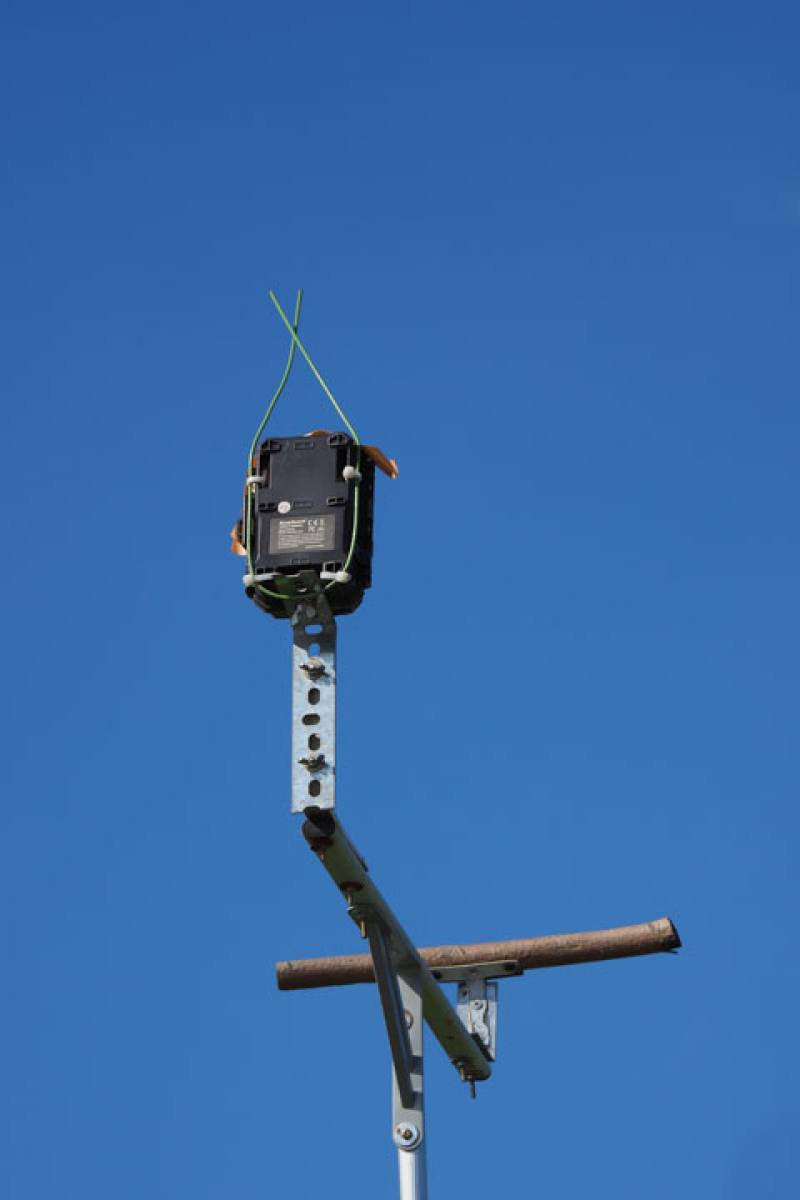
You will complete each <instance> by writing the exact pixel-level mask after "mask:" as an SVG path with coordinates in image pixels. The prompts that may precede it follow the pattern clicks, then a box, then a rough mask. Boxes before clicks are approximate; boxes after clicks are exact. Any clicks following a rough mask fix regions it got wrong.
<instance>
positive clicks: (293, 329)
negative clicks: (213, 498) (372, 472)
mask: <svg viewBox="0 0 800 1200" xmlns="http://www.w3.org/2000/svg"><path fill="white" fill-rule="evenodd" d="M269 297H270V300H271V301H272V303H273V304H274V305H275V308H276V309H277V311H278V314H279V316H280V318H281V320H282V321H283V323H284V325H285V326H286V328H287V329H288V331H289V334H290V336H291V339H292V341H291V344H290V347H289V357H288V359H287V360H286V368H285V370H284V372H283V376H282V378H281V381H280V383H279V384H278V387H277V390H276V392H275V395H274V396H273V397H272V400H271V401H270V403H269V406H268V408H267V411H266V412H265V414H264V418H263V420H262V421H261V424H260V425H259V427H258V429H257V430H256V432H255V436H254V437H253V441H252V442H251V444H250V453H249V455H248V460H247V474H248V475H250V473H251V471H252V467H253V458H254V455H255V452H256V447H257V446H258V440H259V438H260V437H261V435H262V433H263V432H264V429H265V428H266V425H267V422H268V421H269V419H270V417H271V416H272V412H273V409H274V408H275V405H276V404H277V403H278V400H279V398H280V396H281V393H282V392H283V389H284V388H285V387H286V383H287V381H288V379H289V375H290V373H291V370H292V364H293V363H294V356H295V350H299V351H300V353H301V354H302V356H303V358H304V359H305V360H306V362H307V363H308V365H309V367H310V368H311V372H312V374H313V376H314V378H315V379H316V381H317V383H318V384H319V386H320V387H321V388H322V390H323V392H324V393H325V395H326V396H327V397H328V399H329V400H330V402H331V404H332V405H333V408H334V409H335V411H336V413H337V414H338V415H339V417H340V418H341V420H342V421H343V423H344V425H345V426H346V428H347V431H348V433H349V434H350V436H351V437H352V439H353V443H354V445H355V448H356V449H355V467H356V470H358V469H359V468H360V466H361V439H360V438H359V436H358V434H357V433H356V431H355V429H354V428H353V426H352V425H351V424H350V422H349V421H348V419H347V416H346V415H345V412H344V410H343V409H342V408H341V407H340V405H339V403H338V401H337V400H336V397H335V396H334V394H333V392H332V391H331V389H330V388H329V387H328V385H327V383H326V382H325V380H324V379H323V378H322V375H321V374H320V372H319V371H318V370H317V368H316V366H315V365H314V362H313V360H312V358H311V355H310V354H309V353H308V351H307V350H306V348H305V346H304V345H303V343H302V342H301V340H300V338H299V337H298V335H297V330H298V328H299V325H300V307H301V305H302V301H303V292H302V289H300V288H299V289H298V291H297V300H296V302H295V309H294V321H290V320H289V318H288V317H287V315H286V313H285V312H284V311H283V309H282V308H281V305H280V302H279V300H278V297H277V296H276V295H275V293H274V292H273V291H272V290H270V293H269ZM359 495H360V485H359V484H358V483H356V484H355V485H354V488H353V529H352V533H351V535H350V546H349V548H348V551H347V558H346V559H345V563H344V567H343V568H342V569H343V570H344V571H348V570H349V569H350V563H351V562H352V559H353V554H354V553H355V548H356V540H357V537H358V509H359ZM252 532H253V485H252V484H248V485H247V490H246V496H245V550H246V551H247V569H248V572H249V573H250V574H252V571H253V559H252V554H251V549H250V547H251V543H252ZM283 578H285V576H284V577H283ZM255 586H256V588H257V589H258V591H259V592H261V594H262V595H264V596H269V597H270V598H271V599H273V600H299V599H301V598H302V596H304V595H305V594H306V593H299V592H295V593H294V594H290V593H285V592H272V591H270V590H269V588H265V587H264V586H263V584H260V583H257V584H256V585H255ZM335 586H336V580H335V579H332V580H331V581H330V583H328V584H326V585H325V587H324V588H323V589H322V590H323V591H325V592H327V591H330V589H331V588H332V587H335Z"/></svg>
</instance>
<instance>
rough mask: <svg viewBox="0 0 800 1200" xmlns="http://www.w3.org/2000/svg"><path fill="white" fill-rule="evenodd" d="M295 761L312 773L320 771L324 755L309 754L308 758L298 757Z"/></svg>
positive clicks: (323, 763) (323, 764)
mask: <svg viewBox="0 0 800 1200" xmlns="http://www.w3.org/2000/svg"><path fill="white" fill-rule="evenodd" d="M297 761H298V762H299V763H300V765H301V766H303V767H305V768H306V770H307V771H309V772H311V774H312V775H313V774H314V772H315V771H321V770H322V768H323V767H324V766H325V755H324V754H310V755H309V756H308V758H298V760H297Z"/></svg>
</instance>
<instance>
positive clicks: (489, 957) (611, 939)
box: [275, 917, 681, 992]
mask: <svg viewBox="0 0 800 1200" xmlns="http://www.w3.org/2000/svg"><path fill="white" fill-rule="evenodd" d="M680 944H681V939H680V937H679V936H678V931H677V929H676V928H675V926H674V925H673V924H672V921H670V919H669V917H661V919H660V920H658V921H647V922H645V923H644V924H642V925H621V926H619V927H618V928H616V929H595V930H590V931H589V932H587V933H556V934H550V935H548V936H547V937H534V938H521V939H519V940H517V941H509V942H477V943H474V944H473V945H467V946H457V945H456V946H427V947H423V948H422V949H421V950H420V951H419V953H420V956H421V957H422V959H423V961H424V962H425V963H426V964H427V965H428V967H430V969H431V970H432V971H433V972H436V970H437V969H442V968H445V967H461V966H470V965H474V964H476V963H490V962H496V963H506V962H508V963H513V964H514V965H515V966H518V967H520V968H521V969H522V970H523V971H532V970H536V969H538V968H539V967H566V966H570V965H571V964H573V963H585V962H603V961H605V960H607V959H611V958H634V957H636V956H637V955H641V954H661V953H664V952H665V951H669V950H677V949H678V947H679V946H680ZM275 971H276V975H277V979H278V987H279V988H280V990H281V991H284V992H287V991H294V990H296V989H299V988H317V987H333V986H340V985H342V984H348V983H374V981H375V976H374V974H373V971H372V959H371V957H370V956H369V955H368V954H344V955H340V956H337V957H336V958H301V959H295V960H293V961H290V962H279V963H276V965H275ZM498 973H499V974H502V973H503V972H502V971H500V972H498Z"/></svg>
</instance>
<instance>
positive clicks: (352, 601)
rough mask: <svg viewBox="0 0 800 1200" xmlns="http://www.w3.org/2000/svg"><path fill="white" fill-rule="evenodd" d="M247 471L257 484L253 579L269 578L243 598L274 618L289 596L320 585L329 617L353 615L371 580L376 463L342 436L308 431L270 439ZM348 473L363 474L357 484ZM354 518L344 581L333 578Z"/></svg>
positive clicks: (286, 612)
mask: <svg viewBox="0 0 800 1200" xmlns="http://www.w3.org/2000/svg"><path fill="white" fill-rule="evenodd" d="M253 468H254V471H253V473H254V474H255V475H259V476H261V478H262V482H261V483H258V484H253V485H251V486H252V491H253V502H252V528H251V530H250V531H249V538H250V539H251V547H252V550H251V561H252V575H253V576H256V577H258V576H260V575H261V576H264V575H266V576H269V577H270V578H267V579H263V580H257V581H256V582H248V584H247V586H246V588H245V591H246V592H247V594H248V596H250V597H251V599H252V600H254V601H255V603H256V604H257V605H258V606H259V608H263V609H264V611H265V612H268V613H271V614H272V616H274V617H288V616H290V615H291V610H292V604H291V598H292V597H294V596H296V595H302V594H308V592H309V591H313V590H315V589H317V588H319V587H324V588H325V589H326V592H325V594H326V597H327V600H328V603H329V605H330V608H331V612H332V613H333V615H334V616H338V615H341V614H344V613H351V612H353V611H354V610H355V609H356V608H358V606H359V604H360V603H361V601H362V599H363V598H364V592H365V591H366V589H367V588H368V587H369V586H370V584H371V583H372V511H373V497H374V491H375V464H374V462H372V460H371V459H370V458H369V457H368V455H367V454H366V453H364V452H363V451H361V453H360V454H359V451H358V447H357V446H356V445H355V443H354V442H353V440H352V439H351V438H349V437H348V436H347V435H346V434H344V433H314V434H310V435H308V436H306V437H287V438H268V439H267V440H266V441H264V442H262V443H261V445H260V446H259V448H258V452H257V455H256V461H255V463H254V464H253ZM347 468H350V470H349V471H348V469H347ZM354 471H357V472H358V473H360V476H361V478H360V482H359V483H358V487H356V478H354V477H353V472H354ZM356 518H357V524H356V540H355V545H354V547H353V553H352V556H351V557H350V562H349V564H348V565H347V572H346V574H347V575H349V577H350V578H349V579H345V578H340V579H339V580H337V579H336V575H337V573H339V574H340V575H341V572H343V571H344V569H345V564H346V563H347V558H348V554H349V551H350V544H351V540H352V536H353V522H354V521H355V520H356ZM247 539H248V531H247V530H245V531H244V538H243V540H245V541H246V540H247ZM259 583H261V585H262V586H261V587H259ZM263 589H266V590H267V591H269V592H275V593H280V594H282V595H285V596H286V597H288V598H289V600H290V602H289V603H288V604H287V602H286V601H285V600H283V599H278V598H276V597H273V596H269V595H266V594H265V592H264V590H263Z"/></svg>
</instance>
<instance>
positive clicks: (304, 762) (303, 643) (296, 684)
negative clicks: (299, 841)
mask: <svg viewBox="0 0 800 1200" xmlns="http://www.w3.org/2000/svg"><path fill="white" fill-rule="evenodd" d="M292 626H293V631H294V636H293V645H292V812H293V813H302V812H304V811H305V810H306V809H307V808H310V807H311V806H314V807H315V808H324V809H332V808H335V807H336V622H335V620H334V619H333V617H332V616H331V611H330V608H329V606H328V602H327V600H326V599H325V596H324V595H322V594H320V595H318V596H315V597H310V598H309V599H308V600H307V601H305V600H304V601H303V603H301V604H299V605H298V606H297V608H296V609H295V611H294V613H293V615H292Z"/></svg>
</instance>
